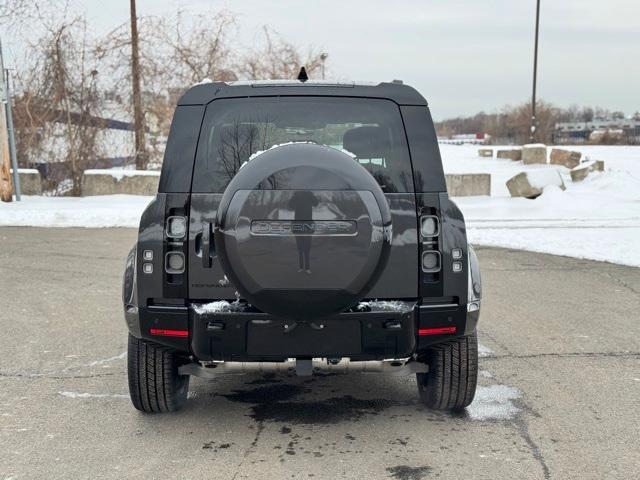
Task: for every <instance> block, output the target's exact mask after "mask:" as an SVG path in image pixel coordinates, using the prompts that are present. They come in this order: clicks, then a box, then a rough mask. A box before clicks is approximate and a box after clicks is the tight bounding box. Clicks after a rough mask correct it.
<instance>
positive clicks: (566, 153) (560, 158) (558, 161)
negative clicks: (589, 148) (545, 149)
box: [549, 148, 582, 168]
mask: <svg viewBox="0 0 640 480" xmlns="http://www.w3.org/2000/svg"><path fill="white" fill-rule="evenodd" d="M580 158H582V153H580V152H574V151H572V150H564V149H563V148H552V149H551V154H550V155H549V162H550V163H551V164H552V165H564V166H565V167H567V168H575V167H577V166H578V165H579V164H580Z"/></svg>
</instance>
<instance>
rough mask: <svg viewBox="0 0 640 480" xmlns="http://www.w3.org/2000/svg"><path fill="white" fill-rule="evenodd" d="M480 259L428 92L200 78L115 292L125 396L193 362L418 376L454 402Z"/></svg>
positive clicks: (468, 395)
mask: <svg viewBox="0 0 640 480" xmlns="http://www.w3.org/2000/svg"><path fill="white" fill-rule="evenodd" d="M480 299H481V281H480V272H479V266H478V261H477V258H476V255H475V253H474V250H473V248H472V247H471V246H470V245H469V244H468V243H467V238H466V231H465V223H464V218H463V216H462V213H461V212H460V210H459V209H458V208H457V206H456V205H455V204H454V203H453V201H451V199H450V198H449V196H448V195H447V187H446V184H445V175H444V173H443V168H442V161H441V158H440V152H439V149H438V143H437V139H436V134H435V130H434V126H433V121H432V119H431V114H430V112H429V108H428V106H427V102H426V101H425V99H424V98H423V97H422V96H421V95H420V94H419V93H418V92H417V91H416V90H414V89H413V88H411V87H409V86H407V85H403V84H401V83H399V82H391V83H380V84H357V83H343V84H335V83H333V84H332V83H322V82H311V81H308V82H305V81H292V82H284V81H278V82H234V83H207V84H200V85H197V86H194V87H192V88H191V89H189V90H188V91H187V92H186V93H185V94H184V95H183V96H182V98H181V99H180V100H179V102H178V105H177V107H176V110H175V113H174V117H173V121H172V124H171V129H170V134H169V137H168V142H167V146H166V151H165V154H164V162H163V165H162V172H161V176H160V183H159V188H158V194H157V196H156V197H155V198H154V200H153V201H152V202H151V203H150V204H149V206H148V207H147V208H146V210H145V211H144V213H143V214H142V218H141V221H140V229H139V235H138V241H137V244H136V245H135V246H134V248H133V249H132V250H131V252H130V253H129V256H128V258H127V264H126V270H125V274H124V281H123V302H124V314H125V319H126V323H127V326H128V329H129V347H128V348H129V350H128V376H129V388H130V394H131V399H132V401H133V404H134V406H135V408H137V409H139V410H142V411H144V412H166V411H173V410H176V409H178V408H180V407H181V406H182V405H183V404H184V402H185V401H186V398H187V390H188V386H189V378H190V376H191V375H195V376H201V377H205V378H213V377H215V376H216V375H223V374H226V373H240V372H260V371H282V372H289V373H291V374H298V375H313V374H314V372H317V371H320V370H326V371H329V372H331V371H335V372H345V373H348V372H365V373H367V372H380V373H391V374H394V373H395V374H415V375H416V378H417V384H418V391H419V395H420V399H421V400H422V402H423V403H424V404H425V405H427V406H428V407H430V408H433V409H444V410H461V409H464V408H465V407H466V406H467V405H469V404H470V403H471V401H472V400H473V397H474V393H475V389H476V380H477V359H478V345H477V337H476V324H477V321H478V317H479V313H480Z"/></svg>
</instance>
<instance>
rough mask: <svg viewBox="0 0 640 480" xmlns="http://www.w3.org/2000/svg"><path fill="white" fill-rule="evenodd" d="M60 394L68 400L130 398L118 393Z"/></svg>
mask: <svg viewBox="0 0 640 480" xmlns="http://www.w3.org/2000/svg"><path fill="white" fill-rule="evenodd" d="M58 394H59V395H62V396H63V397H67V398H129V395H121V394H117V393H80V392H58Z"/></svg>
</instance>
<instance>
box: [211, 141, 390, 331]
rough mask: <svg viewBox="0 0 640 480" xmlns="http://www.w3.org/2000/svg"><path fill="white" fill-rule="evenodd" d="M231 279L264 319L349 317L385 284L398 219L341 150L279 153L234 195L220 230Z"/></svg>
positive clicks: (263, 158)
mask: <svg viewBox="0 0 640 480" xmlns="http://www.w3.org/2000/svg"><path fill="white" fill-rule="evenodd" d="M214 241H215V247H216V253H217V255H218V258H219V260H220V263H221V265H222V268H223V270H224V272H225V274H226V275H227V277H228V278H229V279H230V280H231V282H233V284H234V285H235V287H236V288H237V290H238V292H239V293H240V294H241V296H242V297H243V298H245V299H246V300H247V301H248V302H249V303H251V304H252V305H254V306H255V307H257V308H259V309H260V310H262V311H263V312H267V313H271V314H273V315H277V316H281V317H286V318H292V319H298V320H304V319H309V318H318V317H324V316H328V315H331V314H334V313H337V312H340V311H344V310H345V309H346V308H349V307H350V306H352V305H355V304H356V303H357V302H358V301H359V300H361V299H362V298H363V297H364V296H365V295H366V293H367V292H368V291H369V290H370V289H371V287H372V286H373V285H374V283H375V282H376V281H377V280H378V278H379V277H380V274H381V272H382V270H383V269H384V267H385V265H386V262H387V258H388V256H389V250H390V248H391V213H390V211H389V206H388V204H387V201H386V199H385V197H384V194H383V193H382V190H381V189H380V186H379V185H378V182H377V181H376V180H375V179H374V178H373V177H372V176H371V174H370V173H369V172H368V171H367V170H366V169H365V168H364V167H362V165H360V164H359V163H358V162H357V161H355V160H354V159H353V158H351V157H350V156H349V155H347V154H346V153H343V152H341V151H339V150H336V149H334V148H330V147H326V146H322V145H316V144H312V143H293V144H286V145H282V146H277V147H274V148H271V149H270V150H267V151H266V152H264V153H261V154H260V155H258V156H256V157H255V158H254V159H253V160H251V161H249V162H248V163H246V164H245V165H244V166H243V167H242V168H241V169H240V170H239V171H238V173H237V174H236V175H235V177H234V178H233V180H232V181H231V182H230V183H229V185H228V186H227V189H226V190H225V192H224V194H223V196H222V199H221V201H220V206H219V209H218V212H217V219H216V226H215V230H214Z"/></svg>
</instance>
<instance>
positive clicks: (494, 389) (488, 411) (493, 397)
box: [467, 385, 522, 421]
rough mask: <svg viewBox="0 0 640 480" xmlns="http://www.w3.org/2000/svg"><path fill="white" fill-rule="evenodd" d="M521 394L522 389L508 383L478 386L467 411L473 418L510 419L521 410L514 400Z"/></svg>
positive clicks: (483, 419)
mask: <svg viewBox="0 0 640 480" xmlns="http://www.w3.org/2000/svg"><path fill="white" fill-rule="evenodd" d="M521 396H522V393H521V392H520V390H518V389H517V388H515V387H510V386H508V385H489V386H478V388H477V389H476V396H475V398H474V400H473V403H472V404H471V405H469V406H468V407H467V413H468V414H469V416H470V417H471V419H473V420H480V421H487V420H509V419H511V418H513V417H515V416H516V415H517V414H518V413H519V412H520V409H519V408H518V407H517V406H516V405H515V404H514V400H517V399H518V398H520V397H521Z"/></svg>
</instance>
